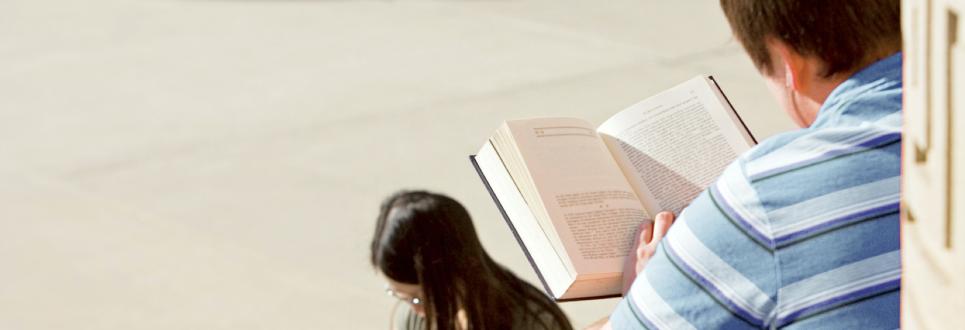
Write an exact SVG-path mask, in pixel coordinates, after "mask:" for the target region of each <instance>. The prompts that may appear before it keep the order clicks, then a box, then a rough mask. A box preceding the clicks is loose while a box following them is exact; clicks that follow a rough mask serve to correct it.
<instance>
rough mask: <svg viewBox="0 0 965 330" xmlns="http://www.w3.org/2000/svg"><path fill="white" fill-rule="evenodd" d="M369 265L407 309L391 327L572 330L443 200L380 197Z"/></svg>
mask: <svg viewBox="0 0 965 330" xmlns="http://www.w3.org/2000/svg"><path fill="white" fill-rule="evenodd" d="M371 262H372V266H373V267H375V268H376V270H378V272H379V273H380V275H381V276H383V277H384V278H385V280H386V281H387V282H388V284H387V288H386V291H387V292H388V293H389V294H390V295H393V296H395V297H396V298H399V299H400V300H402V301H405V302H407V303H408V304H409V305H410V307H411V308H410V309H409V310H408V312H407V315H406V316H405V317H404V318H398V319H397V320H393V322H394V324H395V325H396V327H397V328H399V329H434V330H443V329H572V326H571V325H570V323H569V321H568V320H567V319H566V316H565V315H564V314H563V312H562V311H561V310H560V309H559V307H558V306H557V305H556V304H555V303H554V302H553V301H552V300H550V299H549V297H548V296H546V295H545V294H544V293H543V292H541V291H540V290H538V289H537V288H535V287H533V286H532V285H530V284H528V283H526V282H524V281H523V280H521V279H520V278H519V277H517V276H516V275H514V274H513V273H512V272H510V271H509V270H507V269H506V268H505V267H503V266H501V265H499V264H498V263H496V262H495V261H493V259H492V258H490V257H489V255H488V254H487V253H486V251H485V250H483V247H482V244H480V242H479V238H478V237H477V236H476V231H475V229H474V228H473V224H472V220H471V218H470V217H469V212H467V211H466V209H465V208H464V207H463V206H462V205H461V204H459V202H457V201H456V200H454V199H452V198H449V197H446V196H443V195H440V194H435V193H430V192H425V191H401V192H398V193H395V194H393V195H392V196H390V197H389V198H387V199H386V200H385V201H384V202H383V203H382V207H381V211H380V213H379V217H378V221H377V223H376V226H375V235H374V236H373V238H372V250H371Z"/></svg>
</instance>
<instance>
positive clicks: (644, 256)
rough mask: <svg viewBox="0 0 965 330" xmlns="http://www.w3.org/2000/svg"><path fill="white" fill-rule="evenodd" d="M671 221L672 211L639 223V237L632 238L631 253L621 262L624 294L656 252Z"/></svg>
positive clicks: (672, 217) (672, 218)
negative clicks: (644, 222) (650, 220)
mask: <svg viewBox="0 0 965 330" xmlns="http://www.w3.org/2000/svg"><path fill="white" fill-rule="evenodd" d="M673 221H674V214H673V213H672V212H660V213H658V214H657V217H656V219H654V220H653V222H648V223H646V224H640V229H639V230H638V232H639V233H640V237H639V238H638V239H636V240H634V243H633V249H632V250H630V252H631V253H630V255H628V256H627V260H626V262H625V263H624V264H623V295H624V296H626V295H627V291H630V286H631V285H633V280H635V279H636V278H637V274H640V272H641V271H643V267H644V266H646V265H647V262H648V261H650V257H653V254H654V253H656V252H657V244H658V243H660V240H662V239H663V235H664V234H666V233H667V231H668V230H670V225H671V224H673Z"/></svg>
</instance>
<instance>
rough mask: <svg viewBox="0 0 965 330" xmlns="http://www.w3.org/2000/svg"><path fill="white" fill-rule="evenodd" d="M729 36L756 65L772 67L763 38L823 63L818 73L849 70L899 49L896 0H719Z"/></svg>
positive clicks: (762, 68) (765, 69)
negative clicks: (773, 40) (731, 33)
mask: <svg viewBox="0 0 965 330" xmlns="http://www.w3.org/2000/svg"><path fill="white" fill-rule="evenodd" d="M720 6H721V8H723V10H724V15H726V16H727V20H728V21H729V22H730V26H731V29H732V30H733V31H734V35H735V37H736V38H737V39H738V41H740V43H741V44H742V45H743V46H744V49H745V50H747V53H748V55H750V57H751V60H752V61H753V62H754V65H756V66H757V69H758V70H760V71H761V72H763V73H765V74H770V73H771V72H772V71H771V70H772V69H773V67H772V63H771V62H772V61H771V57H770V55H769V53H768V50H767V47H766V41H767V39H768V38H774V39H776V40H779V41H782V42H784V43H785V44H787V45H788V46H789V47H791V48H792V49H793V50H794V51H796V52H798V53H799V54H801V55H804V56H814V57H817V58H819V59H821V60H822V61H823V62H824V64H825V67H824V72H823V73H824V76H825V77H830V76H832V75H834V74H836V73H846V72H852V71H854V70H858V69H861V68H862V67H863V66H865V65H868V64H870V61H872V60H874V59H875V57H876V56H880V55H881V54H882V53H884V54H885V55H888V54H891V53H894V52H897V51H900V50H901V14H900V9H899V7H900V6H899V1H898V0H720Z"/></svg>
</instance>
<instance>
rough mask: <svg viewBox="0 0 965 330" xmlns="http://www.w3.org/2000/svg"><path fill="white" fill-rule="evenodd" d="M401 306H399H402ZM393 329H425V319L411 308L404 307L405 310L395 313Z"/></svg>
mask: <svg viewBox="0 0 965 330" xmlns="http://www.w3.org/2000/svg"><path fill="white" fill-rule="evenodd" d="M404 307H405V306H402V307H400V308H404ZM392 324H393V327H394V328H393V329H394V330H425V329H426V321H425V319H424V318H422V317H421V316H419V315H418V314H416V313H415V312H413V311H412V309H411V308H405V311H403V312H400V313H395V320H394V321H393V323H392Z"/></svg>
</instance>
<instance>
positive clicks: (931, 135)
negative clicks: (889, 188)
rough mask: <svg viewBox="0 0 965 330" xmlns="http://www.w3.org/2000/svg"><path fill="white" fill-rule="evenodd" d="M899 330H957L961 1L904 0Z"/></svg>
mask: <svg viewBox="0 0 965 330" xmlns="http://www.w3.org/2000/svg"><path fill="white" fill-rule="evenodd" d="M902 5H903V7H902V15H903V17H902V25H903V26H902V28H903V30H904V31H903V32H904V42H905V47H904V48H905V53H904V55H905V62H904V64H905V72H904V75H905V76H904V79H905V85H904V87H905V130H904V145H903V160H902V171H903V188H902V189H903V195H902V199H903V202H904V204H903V205H902V262H903V266H904V274H903V282H902V312H901V313H902V326H903V327H905V328H911V329H961V328H965V316H963V315H962V311H963V310H965V223H963V219H965V213H963V212H965V209H963V207H965V159H963V158H965V149H963V148H962V147H963V146H965V134H963V132H965V113H963V111H965V107H963V106H962V104H963V103H962V102H963V98H965V40H962V38H963V37H965V35H963V34H962V32H965V29H963V28H962V25H963V24H965V22H963V21H962V19H963V18H965V1H961V0H931V1H929V0H919V1H914V0H907V1H904V2H903V4H902Z"/></svg>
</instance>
